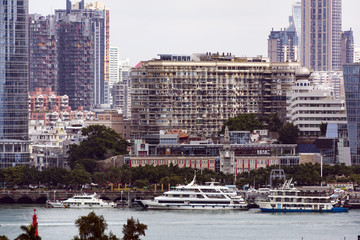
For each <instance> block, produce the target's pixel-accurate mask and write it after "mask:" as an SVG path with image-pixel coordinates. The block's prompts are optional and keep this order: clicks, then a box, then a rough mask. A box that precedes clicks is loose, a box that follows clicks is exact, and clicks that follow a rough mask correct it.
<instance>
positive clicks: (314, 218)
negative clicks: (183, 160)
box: [0, 205, 360, 240]
mask: <svg viewBox="0 0 360 240" xmlns="http://www.w3.org/2000/svg"><path fill="white" fill-rule="evenodd" d="M34 208H36V209H37V214H38V222H39V235H40V236H41V237H42V239H43V240H47V239H51V240H66V239H72V238H73V237H74V236H75V235H77V233H78V229H77V228H76V226H75V223H74V222H75V220H76V219H77V218H79V217H80V216H85V215H87V214H88V213H89V212H90V211H91V210H89V209H54V208H52V209H51V208H45V207H44V206H43V205H0V225H1V226H0V235H6V236H7V237H9V238H10V239H14V238H15V237H17V236H18V235H19V234H20V233H22V232H21V230H20V226H21V225H28V224H29V223H30V222H31V221H32V215H33V209H34ZM95 213H96V214H97V215H103V216H104V218H105V220H106V222H107V224H108V231H107V232H109V231H110V230H111V231H112V232H113V233H114V234H115V235H116V236H117V237H119V238H120V237H122V226H123V224H124V223H125V222H126V220H127V218H129V217H131V216H133V217H134V218H135V219H136V218H137V219H139V221H140V222H142V223H145V224H147V225H148V230H147V231H146V236H145V237H143V238H142V239H149V240H150V239H152V240H155V239H156V240H158V239H174V240H180V239H181V240H182V239H249V240H251V239H254V240H255V239H256V240H257V239H267V240H270V239H274V240H275V239H299V240H301V239H304V240H307V239H316V240H321V239H324V240H332V239H339V240H344V239H347V240H349V239H355V240H357V239H358V235H360V210H351V211H349V212H348V213H286V214H271V213H261V212H260V211H259V210H258V209H251V210H250V211H227V212H225V211H138V210H134V209H127V208H124V209H120V208H119V209H96V210H95Z"/></svg>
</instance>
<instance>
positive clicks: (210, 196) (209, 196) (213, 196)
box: [206, 194, 226, 198]
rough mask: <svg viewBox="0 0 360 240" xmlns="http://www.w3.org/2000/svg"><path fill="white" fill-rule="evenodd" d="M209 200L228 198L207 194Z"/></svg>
mask: <svg viewBox="0 0 360 240" xmlns="http://www.w3.org/2000/svg"><path fill="white" fill-rule="evenodd" d="M206 196H207V197H208V198H226V197H225V196H224V195H212V194H206Z"/></svg>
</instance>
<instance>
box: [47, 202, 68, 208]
mask: <svg viewBox="0 0 360 240" xmlns="http://www.w3.org/2000/svg"><path fill="white" fill-rule="evenodd" d="M45 207H47V208H68V206H66V205H65V204H64V203H63V201H51V200H47V201H46V204H45Z"/></svg>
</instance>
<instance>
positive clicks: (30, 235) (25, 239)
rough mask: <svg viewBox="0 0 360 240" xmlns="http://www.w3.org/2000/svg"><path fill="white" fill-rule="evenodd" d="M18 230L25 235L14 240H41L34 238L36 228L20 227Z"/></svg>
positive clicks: (30, 226) (31, 226) (37, 237)
mask: <svg viewBox="0 0 360 240" xmlns="http://www.w3.org/2000/svg"><path fill="white" fill-rule="evenodd" d="M20 229H21V230H23V231H24V232H25V233H22V234H20V235H19V236H18V237H17V238H15V240H41V237H39V236H36V226H33V225H32V224H30V225H29V226H21V227H20Z"/></svg>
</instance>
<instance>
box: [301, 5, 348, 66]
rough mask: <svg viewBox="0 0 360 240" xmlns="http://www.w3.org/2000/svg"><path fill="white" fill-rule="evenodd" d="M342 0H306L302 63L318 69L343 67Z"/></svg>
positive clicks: (303, 12) (303, 6) (303, 17)
mask: <svg viewBox="0 0 360 240" xmlns="http://www.w3.org/2000/svg"><path fill="white" fill-rule="evenodd" d="M341 3H342V0H303V1H302V4H301V8H302V15H301V20H302V21H301V22H302V27H301V34H302V36H301V48H302V49H301V56H302V58H301V59H302V64H303V66H305V67H307V68H311V69H313V70H315V71H331V70H341V33H342V29H341V26H342V24H341Z"/></svg>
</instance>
